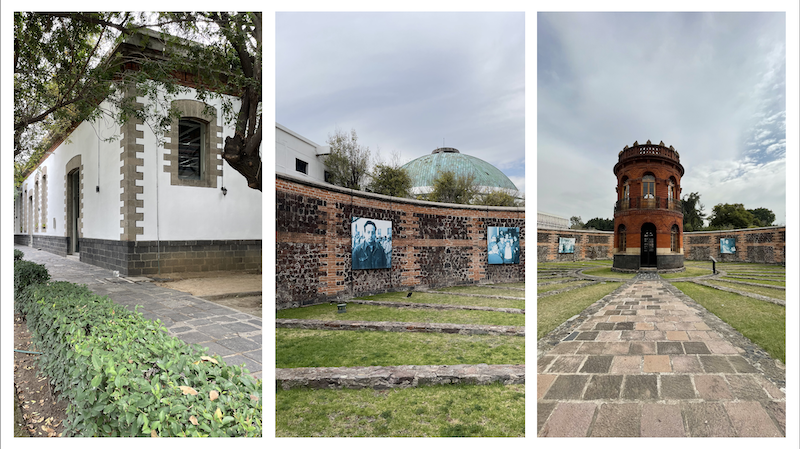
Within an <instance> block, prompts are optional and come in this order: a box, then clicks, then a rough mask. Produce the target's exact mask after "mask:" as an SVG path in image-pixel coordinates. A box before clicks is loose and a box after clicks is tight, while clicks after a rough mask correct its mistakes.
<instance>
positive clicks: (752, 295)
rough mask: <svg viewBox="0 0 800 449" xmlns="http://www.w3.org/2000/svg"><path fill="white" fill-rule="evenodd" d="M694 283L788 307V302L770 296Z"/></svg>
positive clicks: (704, 283)
mask: <svg viewBox="0 0 800 449" xmlns="http://www.w3.org/2000/svg"><path fill="white" fill-rule="evenodd" d="M692 282H693V283H695V284H697V285H702V286H704V287H710V288H714V289H717V290H721V291H723V292H728V293H735V294H737V295H742V296H747V297H748V298H753V299H757V300H759V301H765V302H771V303H773V304H777V305H779V306H783V307H786V301H782V300H780V299H775V298H770V297H768V296H762V295H759V294H756V293H750V292H743V291H740V290H736V289H733V288H728V287H721V286H719V285H714V284H708V283H706V282H703V281H692Z"/></svg>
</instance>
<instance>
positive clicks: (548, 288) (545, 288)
mask: <svg viewBox="0 0 800 449" xmlns="http://www.w3.org/2000/svg"><path fill="white" fill-rule="evenodd" d="M587 282H590V281H585V280H583V279H575V280H574V281H572V282H564V283H563V284H548V285H540V286H538V287H536V292H537V293H545V292H552V291H553V290H561V289H562V288H567V287H574V286H576V285H581V284H586V283H587Z"/></svg>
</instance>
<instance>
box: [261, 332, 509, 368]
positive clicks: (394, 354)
mask: <svg viewBox="0 0 800 449" xmlns="http://www.w3.org/2000/svg"><path fill="white" fill-rule="evenodd" d="M275 353H276V360H275V363H276V367H277V368H299V367H311V366H394V365H458V364H479V363H486V364H489V365H504V364H512V365H516V364H524V363H525V338H523V337H507V336H494V335H460V334H436V333H416V332H369V331H332V330H314V329H284V328H278V329H276V330H275Z"/></svg>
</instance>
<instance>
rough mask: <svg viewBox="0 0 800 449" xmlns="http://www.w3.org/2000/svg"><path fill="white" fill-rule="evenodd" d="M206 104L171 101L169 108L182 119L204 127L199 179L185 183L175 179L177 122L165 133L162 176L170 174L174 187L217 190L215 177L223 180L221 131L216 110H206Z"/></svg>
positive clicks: (177, 177)
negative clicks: (167, 139) (195, 122)
mask: <svg viewBox="0 0 800 449" xmlns="http://www.w3.org/2000/svg"><path fill="white" fill-rule="evenodd" d="M206 106H207V105H206V104H205V103H203V102H202V101H197V100H174V101H173V102H172V108H173V109H177V110H178V111H180V112H181V118H192V119H195V120H198V121H201V122H203V123H204V124H205V127H204V132H205V136H204V139H203V149H202V154H201V156H200V157H201V161H202V164H201V165H202V168H201V173H200V179H184V178H180V177H179V176H178V132H179V131H178V128H179V126H178V122H179V119H175V120H174V121H173V122H172V125H171V126H170V130H169V131H168V132H167V134H166V137H168V138H169V142H165V143H164V150H165V151H164V161H166V162H169V164H165V165H164V172H165V173H169V174H170V184H171V185H173V186H192V187H211V188H216V187H217V177H218V176H222V127H221V126H219V125H217V110H216V109H215V108H213V107H210V106H209V108H208V109H206Z"/></svg>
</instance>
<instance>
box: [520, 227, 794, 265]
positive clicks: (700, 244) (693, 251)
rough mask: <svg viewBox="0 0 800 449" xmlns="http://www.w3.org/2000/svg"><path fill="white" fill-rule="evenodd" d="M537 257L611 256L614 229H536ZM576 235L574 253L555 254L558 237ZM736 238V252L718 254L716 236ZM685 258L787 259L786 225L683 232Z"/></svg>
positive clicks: (542, 259) (557, 259) (543, 259)
mask: <svg viewBox="0 0 800 449" xmlns="http://www.w3.org/2000/svg"><path fill="white" fill-rule="evenodd" d="M536 232H537V238H536V242H537V243H536V260H537V261H538V262H560V261H571V260H591V259H611V258H612V256H613V251H614V233H613V232H611V231H584V230H575V229H544V228H539V229H537V230H536ZM559 237H567V238H569V237H572V238H575V254H558V238H559ZM721 238H735V239H736V254H720V252H719V239H721ZM683 250H684V256H685V258H686V260H709V259H708V258H709V256H713V257H714V258H715V259H717V261H718V262H756V263H778V264H782V263H786V227H785V226H773V227H768V228H751V229H736V230H732V231H700V232H686V233H684V234H683Z"/></svg>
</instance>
